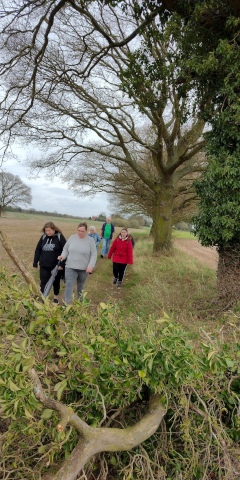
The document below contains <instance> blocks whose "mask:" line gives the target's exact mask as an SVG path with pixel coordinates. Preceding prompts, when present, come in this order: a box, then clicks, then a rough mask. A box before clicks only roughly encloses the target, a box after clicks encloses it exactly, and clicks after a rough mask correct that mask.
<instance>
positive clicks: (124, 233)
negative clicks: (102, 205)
mask: <svg viewBox="0 0 240 480" xmlns="http://www.w3.org/2000/svg"><path fill="white" fill-rule="evenodd" d="M127 234H128V233H127V230H121V236H122V238H126V236H127Z"/></svg>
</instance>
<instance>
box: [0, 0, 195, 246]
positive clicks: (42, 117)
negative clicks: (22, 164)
mask: <svg viewBox="0 0 240 480" xmlns="http://www.w3.org/2000/svg"><path fill="white" fill-rule="evenodd" d="M61 3H63V4H64V8H61V10H59V11H58V15H57V16H56V15H55V17H54V22H53V23H51V21H50V19H51V18H52V17H51V15H52V13H50V10H49V11H48V10H46V9H47V7H46V6H44V7H43V6H42V8H43V12H42V16H41V19H42V21H41V23H39V22H38V24H37V25H36V20H35V21H34V18H33V15H35V17H36V10H34V8H33V7H32V10H31V9H29V12H30V13H31V15H30V13H28V14H27V13H26V11H25V10H24V14H21V15H20V16H19V15H18V16H16V12H15V13H14V14H13V13H12V12H11V13H10V14H9V21H8V24H7V23H6V22H7V17H6V15H5V20H4V21H5V24H4V25H5V26H4V37H5V44H4V55H5V62H4V65H5V67H3V77H4V75H5V77H6V87H5V88H6V90H5V96H4V100H3V101H2V112H3V114H2V120H1V123H2V125H3V130H4V131H5V133H6V134H7V133H8V132H11V140H13V139H14V138H15V137H17V138H18V139H19V138H20V137H22V138H23V139H24V140H23V141H24V143H26V142H28V143H30V142H32V143H36V144H37V145H38V146H39V145H41V148H42V150H43V152H44V154H43V157H42V159H41V160H40V161H38V162H37V163H36V164H35V166H38V167H39V168H46V169H49V171H50V172H52V173H53V174H58V175H63V176H65V177H67V178H72V179H73V177H74V176H75V178H77V179H78V180H79V179H81V183H84V179H86V183H88V181H87V177H86V173H87V169H88V166H90V168H92V167H91V166H93V165H94V164H95V165H99V168H100V169H103V171H104V170H108V167H109V165H110V169H109V170H108V171H109V172H110V173H112V172H113V170H114V168H113V167H115V166H116V167H117V168H121V165H127V166H128V167H129V168H130V169H131V170H132V171H133V172H134V175H136V176H137V177H138V178H139V180H140V182H143V184H144V185H146V187H147V188H149V189H150V190H151V192H152V197H153V198H154V205H153V208H152V218H153V225H154V228H153V233H154V250H155V251H159V250H161V249H162V248H170V247H171V227H172V212H173V201H174V197H175V194H176V192H175V190H174V189H175V183H176V179H177V177H178V178H180V177H181V175H183V170H184V169H183V165H184V166H186V168H188V170H189V172H188V173H189V174H191V168H190V165H191V163H192V158H193V157H195V156H196V154H197V153H198V152H200V151H201V149H202V148H203V146H204V141H203V140H202V138H201V135H202V131H203V128H204V121H203V120H201V119H199V118H198V116H197V114H196V113H195V112H193V111H191V103H192V98H193V96H194V91H193V90H192V85H191V84H190V85H186V86H185V87H184V92H183V90H182V89H179V87H178V78H179V74H180V73H179V70H180V67H176V68H174V65H175V63H176V65H177V61H178V58H177V46H176V45H175V44H174V42H173V41H172V38H171V32H170V29H166V31H163V32H162V33H161V35H159V34H158V32H159V29H158V25H157V23H156V24H154V23H152V25H151V34H150V36H151V39H152V40H153V41H152V42H150V43H149V36H148V35H147V33H145V32H143V33H142V31H141V30H139V28H140V26H141V25H142V22H141V20H139V21H138V20H136V19H135V17H134V14H133V12H132V15H130V13H131V11H132V10H131V2H129V4H128V16H127V18H126V16H125V14H124V13H122V12H121V10H120V9H118V10H117V9H114V8H112V7H111V5H110V6H103V5H102V4H101V3H97V2H96V3H94V4H90V5H89V9H86V12H87V13H86V15H85V16H84V15H83V16H82V17H80V15H79V13H80V11H79V9H78V8H75V7H77V6H78V4H77V5H76V4H75V6H74V8H73V3H74V2H69V3H68V2H59V4H58V6H59V5H60V4H61ZM53 4H55V2H50V4H49V5H51V8H53ZM47 5H48V4H47ZM28 6H29V5H28ZM55 7H56V4H55ZM49 8H50V7H49ZM91 9H93V10H91ZM84 10H85V9H84ZM93 11H94V21H95V22H96V21H97V24H98V27H97V29H95V28H93V23H94V22H93V17H92V13H91V12H93ZM18 13H19V11H18ZM157 21H158V20H156V22H157ZM46 22H47V24H48V25H50V24H51V35H48V37H47V40H48V41H47V43H46V38H45V37H46V35H45V34H46V32H45V31H44V28H43V26H44V25H45V23H46ZM33 24H34V25H35V27H34V29H33V28H32V27H33ZM30 27H31V28H30ZM100 27H101V28H100ZM32 30H34V35H32V34H31V31H32ZM102 31H105V32H109V35H110V36H111V38H112V39H115V48H114V49H112V48H105V47H106V36H105V35H102ZM132 31H134V32H136V31H138V32H139V33H140V32H141V36H139V38H138V39H137V40H135V42H132V43H126V42H125V38H126V33H125V32H127V33H128V32H132ZM19 32H20V33H19ZM44 32H45V33H44ZM116 39H117V40H116ZM17 41H18V43H17ZM116 42H117V43H116ZM33 43H34V46H35V49H36V51H37V53H35V56H33V53H34V52H33V50H32V44H33ZM29 45H31V54H30V53H29V48H30V47H29ZM86 45H87V47H86ZM116 45H117V46H116ZM149 45H150V46H149ZM108 47H109V43H108ZM16 49H17V54H16V53H15V52H16ZM142 51H143V52H146V53H144V57H145V59H146V61H147V62H148V65H149V64H151V59H153V58H154V59H157V60H158V61H159V63H160V64H161V66H162V67H161V68H160V69H159V71H157V72H155V73H154V75H150V76H149V74H146V72H145V64H144V62H142V57H141V55H142V54H141V52H142ZM99 52H103V54H102V55H100V56H98V63H97V64H95V65H94V68H90V69H88V74H89V75H88V77H85V79H84V81H83V79H82V77H83V69H84V65H88V61H89V62H90V64H91V65H92V59H93V57H94V56H96V55H98V54H99ZM14 55H17V57H16V66H14ZM94 58H95V57H94ZM144 61H145V60H144ZM4 68H5V70H4ZM33 72H35V73H33ZM7 82H8V83H7ZM7 84H8V85H10V87H8V88H7ZM188 89H189V90H188ZM143 126H144V129H143ZM149 129H151V135H150V137H149V134H148V133H146V132H149ZM144 132H145V133H144ZM9 141H10V137H9V136H8V138H6V142H5V144H6V145H7V144H8V143H9ZM146 156H148V157H149V159H151V162H152V165H153V168H152V170H154V176H152V175H149V172H147V171H145V170H144V168H143V167H142V161H143V159H144V158H146ZM195 158H196V157H195ZM112 164H113V167H112V166H111V165H112ZM79 173H80V175H79ZM88 174H89V171H88ZM92 175H93V176H94V175H96V172H95V171H94V170H93V169H92ZM88 178H89V176H88ZM82 180H83V181H82ZM71 181H73V180H71ZM107 183H108V181H107V179H106V184H107ZM88 184H89V183H88ZM94 185H96V183H95V184H94ZM96 188H97V186H96ZM101 188H102V187H101ZM106 190H107V188H106Z"/></svg>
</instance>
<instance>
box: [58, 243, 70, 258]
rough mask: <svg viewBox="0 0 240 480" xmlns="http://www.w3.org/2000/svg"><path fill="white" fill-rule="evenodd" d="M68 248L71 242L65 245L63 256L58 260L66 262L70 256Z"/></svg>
mask: <svg viewBox="0 0 240 480" xmlns="http://www.w3.org/2000/svg"><path fill="white" fill-rule="evenodd" d="M68 247H69V240H68V241H67V242H66V243H65V245H64V247H63V251H62V253H61V255H59V257H58V260H65V259H66V258H67V256H68V253H69V251H68Z"/></svg>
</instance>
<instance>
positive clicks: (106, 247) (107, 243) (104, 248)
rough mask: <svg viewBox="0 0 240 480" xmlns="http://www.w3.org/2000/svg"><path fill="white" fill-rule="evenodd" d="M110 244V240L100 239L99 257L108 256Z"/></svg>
mask: <svg viewBox="0 0 240 480" xmlns="http://www.w3.org/2000/svg"><path fill="white" fill-rule="evenodd" d="M110 243H111V240H110V238H103V239H102V252H101V255H103V256H104V255H107V254H108V251H109V248H110Z"/></svg>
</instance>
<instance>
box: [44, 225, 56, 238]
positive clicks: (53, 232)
mask: <svg viewBox="0 0 240 480" xmlns="http://www.w3.org/2000/svg"><path fill="white" fill-rule="evenodd" d="M45 233H46V235H47V236H48V237H52V236H53V235H54V234H55V230H53V229H52V228H50V227H47V228H45Z"/></svg>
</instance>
